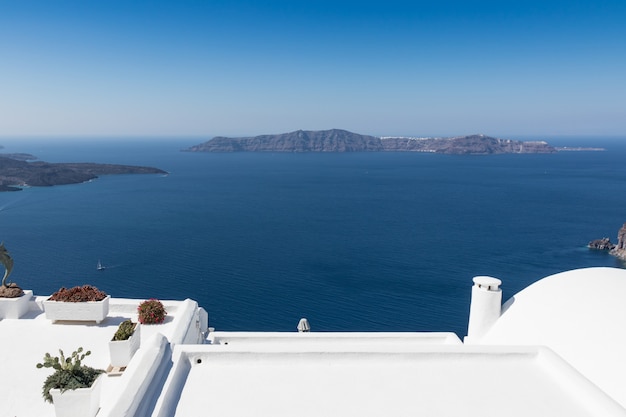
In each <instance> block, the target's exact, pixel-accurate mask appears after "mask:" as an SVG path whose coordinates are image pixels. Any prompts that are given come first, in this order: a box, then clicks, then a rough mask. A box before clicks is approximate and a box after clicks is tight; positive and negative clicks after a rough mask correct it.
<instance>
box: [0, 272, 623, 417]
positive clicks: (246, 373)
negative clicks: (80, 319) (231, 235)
mask: <svg viewBox="0 0 626 417" xmlns="http://www.w3.org/2000/svg"><path fill="white" fill-rule="evenodd" d="M505 283H506V281H505ZM498 286H499V280H496V279H493V278H489V277H477V278H476V279H475V285H474V287H472V300H473V301H472V306H471V310H470V311H471V313H470V323H469V336H468V337H466V338H465V343H463V342H462V341H461V340H460V339H459V338H458V337H457V336H456V335H455V334H454V333H320V332H315V324H314V323H312V324H311V325H312V331H311V332H303V333H298V332H296V331H295V324H297V320H298V319H299V318H294V332H293V333H271V332H220V331H210V332H207V315H206V312H205V311H204V310H203V309H202V308H201V307H198V305H197V303H195V302H194V301H192V300H184V301H164V304H165V306H166V308H167V310H168V320H167V321H166V322H165V323H164V324H161V325H151V326H143V327H142V331H141V347H140V349H139V350H138V351H137V353H136V354H135V356H134V357H133V359H132V360H131V362H130V364H129V365H128V367H127V368H126V370H125V371H124V372H123V373H122V375H121V376H107V377H106V378H104V384H103V392H102V398H101V402H100V407H101V408H100V411H99V413H98V417H104V416H110V417H123V416H137V417H143V416H154V417H170V416H177V417H181V416H184V417H190V416H208V415H220V416H238V417H239V416H355V415H358V416H381V415H398V416H405V415H406V416H408V415H411V416H415V415H423V416H460V415H466V416H568V417H569V416H626V408H625V407H626V381H625V379H626V360H625V359H624V357H623V354H622V352H623V351H624V350H625V349H624V348H625V346H626V336H625V334H624V331H623V329H624V328H626V303H623V302H622V298H624V297H625V296H626V270H622V269H613V268H588V269H580V270H574V271H568V272H564V273H561V274H557V275H553V276H550V277H547V278H544V279H542V280H540V281H538V282H536V283H535V284H533V285H531V286H529V287H528V288H526V289H525V290H523V291H521V292H519V293H518V294H516V295H515V296H514V297H512V298H511V299H510V300H509V301H507V302H506V303H505V304H504V305H503V306H502V308H501V307H500V305H501V292H500V290H499V288H498ZM468 291H469V285H468ZM45 298H47V297H35V298H33V299H32V300H31V301H30V302H29V304H28V309H27V311H26V312H25V314H24V315H23V316H22V318H20V319H16V318H5V319H2V320H1V321H0V334H1V335H2V342H1V343H0V357H1V358H2V359H1V365H0V372H1V375H0V416H1V417H5V416H6V417H16V416H17V417H29V416H37V417H46V416H54V415H55V414H54V406H53V405H51V404H48V403H45V402H44V401H43V399H42V397H41V386H42V383H43V380H44V379H45V377H46V376H47V374H48V372H49V370H41V369H36V368H35V364H36V363H37V362H41V359H42V357H43V354H44V353H45V352H50V353H52V354H54V353H55V352H57V351H58V349H59V348H62V349H63V350H64V351H66V352H68V351H69V352H71V351H73V350H74V349H75V348H77V347H78V346H83V347H85V348H88V349H90V350H91V351H92V353H93V354H92V355H91V356H89V357H88V358H87V360H86V363H87V364H88V365H90V366H93V367H97V368H103V369H106V368H107V367H108V365H109V354H108V347H107V344H108V340H110V338H111V336H112V334H113V332H114V331H115V329H116V327H117V325H118V324H119V323H120V322H121V321H122V320H124V319H126V318H132V319H133V320H136V318H137V316H136V311H135V309H136V306H137V305H138V303H139V302H140V301H142V300H127V299H115V298H113V299H111V301H110V310H109V313H108V316H107V318H106V319H105V320H103V321H102V322H101V323H100V324H95V323H90V324H87V325H85V324H80V323H77V322H58V323H52V322H51V321H50V320H48V319H46V317H45V314H44V313H43V308H42V301H43V300H44V299H45ZM468 307H469V306H468Z"/></svg>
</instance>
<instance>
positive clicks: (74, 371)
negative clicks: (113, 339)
mask: <svg viewBox="0 0 626 417" xmlns="http://www.w3.org/2000/svg"><path fill="white" fill-rule="evenodd" d="M59 354H60V356H51V355H50V354H49V353H46V354H45V356H44V357H43V363H38V364H37V368H52V369H54V373H53V374H52V375H49V376H48V378H46V380H45V381H44V383H43V392H42V394H43V398H44V400H46V401H48V402H50V403H51V402H52V395H51V394H50V390H51V389H55V388H56V389H60V390H61V392H65V391H67V390H75V389H77V388H89V387H90V386H91V385H92V384H93V383H94V381H95V380H96V378H98V375H100V374H101V373H103V372H104V371H103V370H102V369H94V368H91V367H89V366H85V365H83V364H82V361H83V359H85V357H86V356H89V355H91V351H86V352H85V353H83V348H82V347H79V348H78V349H77V350H75V351H74V352H72V355H71V356H68V357H67V358H66V357H65V355H64V354H63V351H62V350H61V349H59Z"/></svg>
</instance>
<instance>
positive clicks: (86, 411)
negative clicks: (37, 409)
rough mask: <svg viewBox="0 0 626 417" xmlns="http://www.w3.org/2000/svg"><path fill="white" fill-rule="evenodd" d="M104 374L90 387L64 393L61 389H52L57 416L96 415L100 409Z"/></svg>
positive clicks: (89, 416) (78, 416) (88, 416)
mask: <svg viewBox="0 0 626 417" xmlns="http://www.w3.org/2000/svg"><path fill="white" fill-rule="evenodd" d="M102 375H103V374H102ZM102 375H100V376H98V378H96V380H95V381H94V383H93V384H92V385H91V387H89V388H78V389H75V390H68V391H65V392H63V393H61V390H59V389H51V390H50V394H51V395H52V401H53V402H54V411H55V413H56V417H94V416H95V415H96V413H97V412H98V410H99V409H100V391H101V390H102V388H101V387H102V379H103V378H102Z"/></svg>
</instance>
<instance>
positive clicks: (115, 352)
mask: <svg viewBox="0 0 626 417" xmlns="http://www.w3.org/2000/svg"><path fill="white" fill-rule="evenodd" d="M140 345H141V324H139V323H137V325H136V326H135V332H134V333H133V335H132V336H131V337H130V338H129V339H128V340H110V341H109V354H110V356H111V366H113V367H123V366H128V363H129V362H130V360H131V359H132V357H133V355H134V354H135V352H137V349H139V346H140Z"/></svg>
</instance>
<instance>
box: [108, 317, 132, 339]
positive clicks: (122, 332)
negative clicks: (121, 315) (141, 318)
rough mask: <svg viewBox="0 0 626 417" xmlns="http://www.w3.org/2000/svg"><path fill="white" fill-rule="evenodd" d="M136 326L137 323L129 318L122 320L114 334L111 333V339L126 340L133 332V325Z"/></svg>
mask: <svg viewBox="0 0 626 417" xmlns="http://www.w3.org/2000/svg"><path fill="white" fill-rule="evenodd" d="M136 326H137V323H133V322H132V321H131V320H130V319H128V320H124V321H123V322H121V323H120V325H119V326H118V328H117V331H116V332H115V335H113V340H128V339H130V337H131V336H132V335H133V333H134V332H135V327H136Z"/></svg>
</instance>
